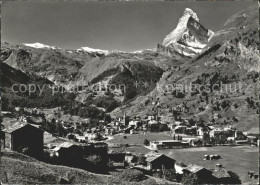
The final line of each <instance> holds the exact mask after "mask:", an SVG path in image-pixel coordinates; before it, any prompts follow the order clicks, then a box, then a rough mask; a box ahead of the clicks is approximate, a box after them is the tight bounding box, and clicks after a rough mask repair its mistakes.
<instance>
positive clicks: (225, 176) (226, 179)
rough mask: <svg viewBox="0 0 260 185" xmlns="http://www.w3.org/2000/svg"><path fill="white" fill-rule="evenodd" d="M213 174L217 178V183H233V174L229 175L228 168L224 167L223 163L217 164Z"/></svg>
mask: <svg viewBox="0 0 260 185" xmlns="http://www.w3.org/2000/svg"><path fill="white" fill-rule="evenodd" d="M212 176H213V177H214V178H215V180H214V181H215V183H218V184H227V183H230V184H232V178H231V176H230V175H229V173H228V172H227V170H225V169H224V168H222V165H221V164H216V169H215V170H214V171H213V173H212Z"/></svg>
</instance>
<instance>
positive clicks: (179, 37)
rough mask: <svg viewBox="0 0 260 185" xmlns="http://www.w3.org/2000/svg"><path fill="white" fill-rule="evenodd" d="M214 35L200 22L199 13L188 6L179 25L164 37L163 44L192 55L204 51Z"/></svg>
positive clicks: (185, 54) (181, 52)
mask: <svg viewBox="0 0 260 185" xmlns="http://www.w3.org/2000/svg"><path fill="white" fill-rule="evenodd" d="M213 35H214V33H213V32H212V31H211V30H208V29H206V28H205V27H204V26H203V25H201V24H200V22H199V18H198V16H197V14H196V13H194V12H193V11H192V10H191V9H189V8H186V9H185V10H184V13H183V16H182V17H181V18H180V19H179V22H178V25H177V27H176V28H175V29H174V30H173V31H172V32H171V33H170V34H168V35H167V36H166V37H165V38H164V40H163V43H162V45H163V46H164V47H166V48H170V50H174V51H175V52H178V53H179V54H181V55H184V56H189V57H192V56H194V55H196V54H198V53H200V52H201V51H202V49H203V48H204V47H205V46H206V45H207V43H208V41H209V40H210V39H211V38H212V36H213Z"/></svg>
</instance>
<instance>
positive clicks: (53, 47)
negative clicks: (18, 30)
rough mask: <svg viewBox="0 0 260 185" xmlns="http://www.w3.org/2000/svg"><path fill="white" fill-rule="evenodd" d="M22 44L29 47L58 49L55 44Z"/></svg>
mask: <svg viewBox="0 0 260 185" xmlns="http://www.w3.org/2000/svg"><path fill="white" fill-rule="evenodd" d="M23 45H25V46H28V47H31V48H46V49H60V48H58V47H56V46H49V45H45V44H42V43H39V42H36V43H24V44H23Z"/></svg>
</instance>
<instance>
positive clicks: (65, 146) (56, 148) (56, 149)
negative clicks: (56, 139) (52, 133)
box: [53, 141, 75, 151]
mask: <svg viewBox="0 0 260 185" xmlns="http://www.w3.org/2000/svg"><path fill="white" fill-rule="evenodd" d="M73 145H75V144H74V143H71V142H67V141H66V142H64V143H61V144H60V145H58V146H57V147H55V148H54V149H53V150H54V151H58V150H60V149H61V148H69V147H71V146H73Z"/></svg>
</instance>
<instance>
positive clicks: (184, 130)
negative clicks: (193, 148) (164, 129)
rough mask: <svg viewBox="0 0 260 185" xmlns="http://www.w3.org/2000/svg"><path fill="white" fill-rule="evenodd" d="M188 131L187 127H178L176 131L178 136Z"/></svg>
mask: <svg viewBox="0 0 260 185" xmlns="http://www.w3.org/2000/svg"><path fill="white" fill-rule="evenodd" d="M186 130H187V126H176V127H175V129H174V131H175V133H178V134H185V133H186Z"/></svg>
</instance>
